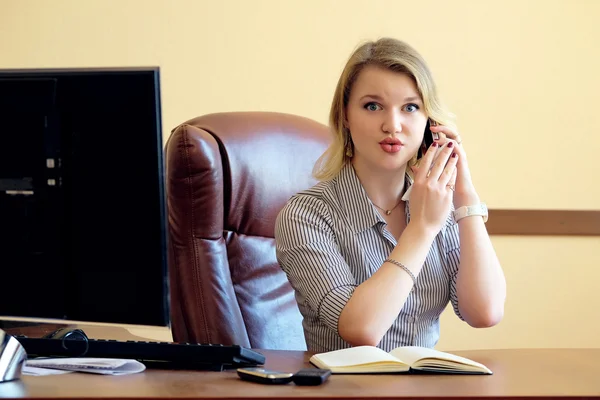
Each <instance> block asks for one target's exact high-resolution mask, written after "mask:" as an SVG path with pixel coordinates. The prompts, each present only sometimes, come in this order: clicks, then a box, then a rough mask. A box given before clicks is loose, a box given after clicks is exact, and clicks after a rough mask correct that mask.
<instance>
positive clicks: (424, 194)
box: [410, 141, 458, 236]
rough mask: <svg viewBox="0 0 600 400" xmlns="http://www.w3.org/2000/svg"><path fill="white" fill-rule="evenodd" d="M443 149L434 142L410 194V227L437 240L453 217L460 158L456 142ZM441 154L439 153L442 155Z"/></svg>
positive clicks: (417, 173) (426, 154) (415, 171)
mask: <svg viewBox="0 0 600 400" xmlns="http://www.w3.org/2000/svg"><path fill="white" fill-rule="evenodd" d="M443 146H444V148H442V149H441V150H440V149H439V144H438V143H436V142H434V143H433V144H432V145H431V147H430V148H429V149H428V151H427V153H425V155H424V156H423V157H422V158H421V162H420V163H419V167H418V168H413V169H412V170H413V172H414V173H415V179H414V183H413V186H412V189H411V194H410V223H411V224H416V225H417V226H418V227H420V228H421V229H424V230H425V231H426V232H428V233H430V234H431V235H433V236H435V235H437V234H438V232H439V231H440V230H441V228H442V226H443V224H444V223H445V222H446V218H448V215H449V213H450V209H451V205H452V197H453V189H454V183H455V181H456V163H457V162H458V154H456V153H455V152H453V150H454V149H453V147H454V146H456V143H455V142H454V141H448V142H447V143H445V144H444V145H443ZM438 150H439V151H438Z"/></svg>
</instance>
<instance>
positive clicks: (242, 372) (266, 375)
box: [237, 368, 294, 384]
mask: <svg viewBox="0 0 600 400" xmlns="http://www.w3.org/2000/svg"><path fill="white" fill-rule="evenodd" d="M237 374H238V376H239V377H240V378H241V379H243V380H245V381H250V382H256V383H264V384H284V383H289V382H291V381H292V377H293V376H294V374H292V373H289V372H281V371H273V370H269V369H265V368H238V369H237Z"/></svg>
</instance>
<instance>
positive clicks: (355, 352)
mask: <svg viewBox="0 0 600 400" xmlns="http://www.w3.org/2000/svg"><path fill="white" fill-rule="evenodd" d="M315 357H316V358H318V359H319V360H321V361H322V362H323V363H324V364H327V365H328V366H330V367H332V368H333V367H344V366H349V365H360V364H372V363H377V362H382V361H383V362H386V361H387V362H395V363H398V360H397V359H396V358H395V357H393V356H392V355H390V354H388V353H386V352H385V351H383V350H381V349H379V348H377V347H371V346H357V347H351V348H349V349H342V350H335V351H330V352H327V353H321V354H317V355H315Z"/></svg>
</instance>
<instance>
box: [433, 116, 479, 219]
mask: <svg viewBox="0 0 600 400" xmlns="http://www.w3.org/2000/svg"><path fill="white" fill-rule="evenodd" d="M431 132H433V133H438V135H439V139H438V140H436V142H438V144H440V145H445V144H446V143H448V142H449V141H452V142H454V152H455V153H457V154H458V164H457V166H456V170H457V171H456V182H455V186H454V188H455V191H454V207H455V208H458V207H462V206H468V205H473V204H477V203H479V196H478V195H477V192H476V190H475V187H474V186H473V181H472V179H471V172H470V171H469V163H468V161H467V154H466V152H465V150H464V148H463V146H462V139H461V137H460V135H459V134H458V132H456V131H454V130H452V129H451V128H449V127H447V126H443V125H437V126H432V127H431Z"/></svg>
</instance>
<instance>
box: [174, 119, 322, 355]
mask: <svg viewBox="0 0 600 400" xmlns="http://www.w3.org/2000/svg"><path fill="white" fill-rule="evenodd" d="M329 143H330V135H329V130H328V128H327V127H326V126H325V125H322V124H320V123H317V122H315V121H312V120H310V119H307V118H304V117H299V116H295V115H290V114H281V113H272V112H229V113H217V114H209V115H205V116H202V117H198V118H195V119H192V120H190V121H187V122H185V123H183V124H181V125H179V126H178V127H176V128H175V129H174V130H173V132H172V135H171V136H170V138H169V140H168V141H167V144H166V154H165V159H166V169H167V171H166V173H167V205H168V217H169V220H168V229H169V235H168V237H169V274H170V285H171V287H170V290H171V324H172V332H173V338H174V341H176V342H193V343H217V344H218V343H220V344H237V345H240V346H245V347H251V348H262V349H288V350H304V349H306V342H305V340H304V332H303V329H302V316H301V314H300V312H299V311H298V305H297V303H296V300H295V297H294V293H293V290H292V288H291V286H290V285H289V283H288V280H287V278H286V276H285V273H284V272H283V271H282V270H281V268H280V267H279V265H278V264H277V260H276V257H275V241H274V238H273V237H274V226H275V219H276V217H277V214H278V213H279V211H280V210H281V209H282V208H283V206H284V205H285V203H286V202H287V201H288V199H289V198H290V197H291V196H292V195H293V194H295V193H297V192H299V191H301V190H303V189H306V188H309V187H310V186H312V185H314V184H315V183H316V181H315V180H314V179H313V178H312V176H311V172H312V168H313V165H314V163H315V161H316V160H317V158H318V157H319V156H320V155H321V154H322V153H323V152H324V151H325V149H326V148H327V145H328V144H329Z"/></svg>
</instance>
